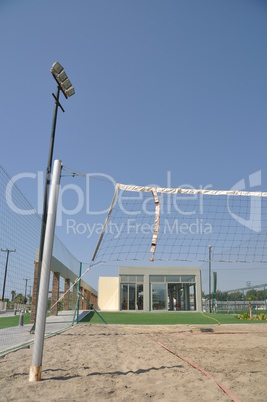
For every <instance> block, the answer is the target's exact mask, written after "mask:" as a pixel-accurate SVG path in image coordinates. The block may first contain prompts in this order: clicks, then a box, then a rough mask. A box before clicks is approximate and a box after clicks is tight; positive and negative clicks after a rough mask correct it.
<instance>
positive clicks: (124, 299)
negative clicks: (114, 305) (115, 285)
mask: <svg viewBox="0 0 267 402" xmlns="http://www.w3.org/2000/svg"><path fill="white" fill-rule="evenodd" d="M120 280H121V286H120V296H121V297H120V300H121V302H120V309H121V310H143V308H144V303H143V294H144V287H143V282H144V276H143V275H122V276H121V277H120ZM122 282H128V283H122Z"/></svg>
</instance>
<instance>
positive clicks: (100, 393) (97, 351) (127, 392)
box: [0, 324, 267, 402]
mask: <svg viewBox="0 0 267 402" xmlns="http://www.w3.org/2000/svg"><path fill="white" fill-rule="evenodd" d="M31 358H32V346H31V347H30V348H28V349H22V350H19V351H16V352H13V353H10V354H7V355H5V356H3V357H1V359H0V389H1V393H0V400H1V401H35V402H36V401H89V400H92V401H106V400H109V401H110V400H111V401H179V402H181V401H194V402H196V401H198V402H199V401H205V402H207V401H212V402H214V401H220V402H223V401H231V400H234V401H242V402H246V401H247V402H251V401H257V402H259V401H266V400H267V380H266V379H267V364H266V363H267V325H265V324H254V325H249V324H248V325H242V324H241V325H240V324H237V325H211V326H183V325H175V326H122V325H107V326H106V325H90V324H84V325H78V326H77V325H76V326H75V327H73V328H71V329H69V330H68V331H66V332H64V333H62V334H60V335H57V336H54V337H52V338H49V339H47V340H45V346H44V357H43V368H42V380H41V381H40V382H38V383H30V382H29V381H28V377H29V368H30V365H31Z"/></svg>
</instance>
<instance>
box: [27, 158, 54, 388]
mask: <svg viewBox="0 0 267 402" xmlns="http://www.w3.org/2000/svg"><path fill="white" fill-rule="evenodd" d="M61 168H62V163H61V161H60V160H55V162H54V169H53V177H52V184H51V190H50V196H49V204H48V214H47V223H46V231H45V238H44V249H43V261H42V271H41V278H40V288H39V300H38V308H37V315H36V327H35V336H34V346H33V355H32V365H31V367H30V376H29V381H32V382H35V381H40V380H41V367H42V357H43V346H44V335H45V321H46V310H47V300H48V290H49V277H50V266H51V260H52V252H53V243H54V234H55V225H56V214H57V201H58V193H59V185H60V175H61Z"/></svg>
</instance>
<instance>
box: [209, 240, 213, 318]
mask: <svg viewBox="0 0 267 402" xmlns="http://www.w3.org/2000/svg"><path fill="white" fill-rule="evenodd" d="M211 249H212V246H209V312H210V313H211Z"/></svg>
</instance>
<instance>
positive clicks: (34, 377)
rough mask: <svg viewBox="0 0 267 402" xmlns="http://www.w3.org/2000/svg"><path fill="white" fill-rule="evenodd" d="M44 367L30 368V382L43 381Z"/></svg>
mask: <svg viewBox="0 0 267 402" xmlns="http://www.w3.org/2000/svg"><path fill="white" fill-rule="evenodd" d="M41 372H42V366H31V367H30V375H29V381H30V382H37V381H40V380H41Z"/></svg>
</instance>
